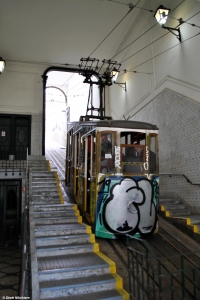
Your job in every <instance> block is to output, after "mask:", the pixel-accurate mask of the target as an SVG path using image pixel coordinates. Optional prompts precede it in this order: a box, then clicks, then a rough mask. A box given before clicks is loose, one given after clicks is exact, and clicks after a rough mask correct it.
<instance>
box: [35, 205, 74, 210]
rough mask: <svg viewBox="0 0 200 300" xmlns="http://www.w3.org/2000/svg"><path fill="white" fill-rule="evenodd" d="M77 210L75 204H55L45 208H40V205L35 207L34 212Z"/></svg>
mask: <svg viewBox="0 0 200 300" xmlns="http://www.w3.org/2000/svg"><path fill="white" fill-rule="evenodd" d="M75 209H77V205H75V204H67V205H64V204H55V205H50V204H47V205H45V206H40V205H34V212H36V211H37V212H40V211H56V210H59V211H66V210H73V211H74V210H75Z"/></svg>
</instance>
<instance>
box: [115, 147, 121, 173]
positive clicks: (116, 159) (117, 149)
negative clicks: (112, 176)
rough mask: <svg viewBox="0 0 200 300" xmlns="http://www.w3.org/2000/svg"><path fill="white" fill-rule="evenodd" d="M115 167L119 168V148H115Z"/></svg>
mask: <svg viewBox="0 0 200 300" xmlns="http://www.w3.org/2000/svg"><path fill="white" fill-rule="evenodd" d="M115 167H117V168H120V169H121V167H120V147H117V146H115Z"/></svg>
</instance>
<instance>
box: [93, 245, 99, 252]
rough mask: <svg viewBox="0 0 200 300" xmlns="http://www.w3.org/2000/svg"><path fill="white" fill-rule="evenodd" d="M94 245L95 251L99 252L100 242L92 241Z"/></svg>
mask: <svg viewBox="0 0 200 300" xmlns="http://www.w3.org/2000/svg"><path fill="white" fill-rule="evenodd" d="M92 244H93V246H94V253H97V252H99V244H98V243H92Z"/></svg>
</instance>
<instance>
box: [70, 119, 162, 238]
mask: <svg viewBox="0 0 200 300" xmlns="http://www.w3.org/2000/svg"><path fill="white" fill-rule="evenodd" d="M66 153H67V157H66V184H67V185H68V186H69V187H70V190H71V193H72V194H73V196H74V198H75V201H76V202H77V204H78V206H79V209H80V211H81V212H82V214H83V215H84V216H85V218H86V219H87V221H88V222H89V224H91V225H92V228H93V230H94V233H95V235H96V236H98V237H102V238H110V239H115V238H118V236H119V235H124V234H127V233H128V234H130V235H132V236H135V237H139V236H144V235H147V234H153V233H156V232H157V230H158V197H159V176H158V174H159V169H158V168H159V160H158V128H157V127H156V126H155V125H152V124H149V123H145V122H136V121H130V120H118V121H117V120H112V119H111V118H110V117H103V118H99V119H93V120H90V119H89V118H87V117H81V118H80V121H79V122H71V123H68V132H67V152H66Z"/></svg>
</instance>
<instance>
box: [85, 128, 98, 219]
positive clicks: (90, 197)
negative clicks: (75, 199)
mask: <svg viewBox="0 0 200 300" xmlns="http://www.w3.org/2000/svg"><path fill="white" fill-rule="evenodd" d="M83 148H84V159H83V168H82V174H83V176H82V187H83V193H82V201H83V210H84V213H85V217H86V219H87V220H88V221H89V222H91V221H92V222H94V205H95V199H94V197H95V196H94V190H95V186H94V183H95V176H96V162H95V159H96V153H95V151H96V149H95V148H96V138H95V136H94V133H93V134H91V135H88V136H87V137H85V138H84V139H83Z"/></svg>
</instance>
